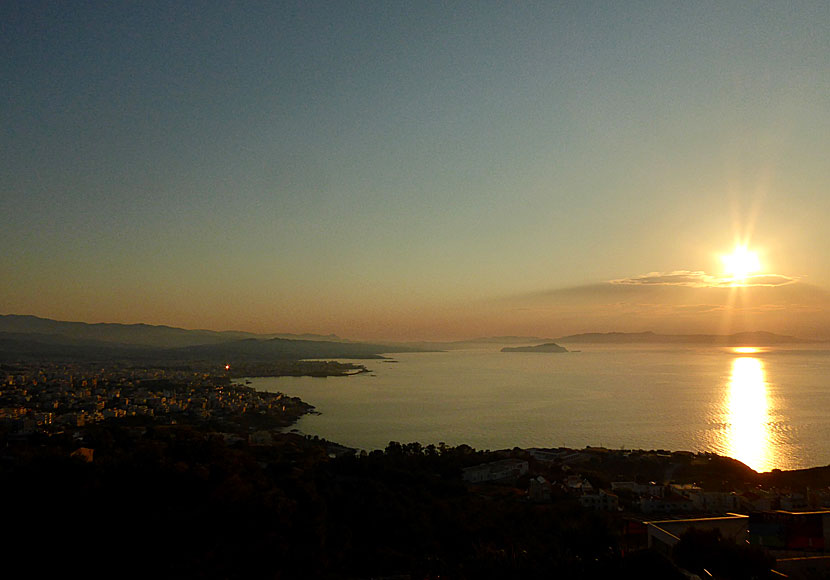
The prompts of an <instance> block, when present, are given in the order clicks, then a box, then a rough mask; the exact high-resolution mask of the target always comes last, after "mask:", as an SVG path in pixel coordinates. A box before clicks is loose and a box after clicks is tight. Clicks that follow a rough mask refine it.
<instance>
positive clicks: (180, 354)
mask: <svg viewBox="0 0 830 580" xmlns="http://www.w3.org/2000/svg"><path fill="white" fill-rule="evenodd" d="M284 336H285V337H288V338H283V337H284ZM299 337H311V338H299ZM413 350H418V349H414V348H411V347H406V346H401V345H381V344H368V343H360V342H351V341H344V340H342V339H339V338H338V337H336V336H335V335H325V336H324V335H295V334H287V335H273V334H272V335H258V334H252V333H247V332H237V331H226V332H215V331H210V330H186V329H183V328H174V327H170V326H152V325H148V324H113V323H101V324H87V323H84V322H64V321H58V320H50V319H48V318H39V317H37V316H22V315H13V314H11V315H0V360H1V361H17V360H83V361H91V360H116V359H117V360H129V361H145V360H153V361H197V360H200V361H201V360H204V361H215V360H222V361H225V360H227V361H230V360H233V361H246V362H254V361H270V360H275V359H305V358H352V359H356V358H381V356H380V355H381V353H393V352H407V351H413Z"/></svg>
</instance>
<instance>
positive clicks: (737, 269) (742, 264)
mask: <svg viewBox="0 0 830 580" xmlns="http://www.w3.org/2000/svg"><path fill="white" fill-rule="evenodd" d="M721 260H723V265H724V268H725V270H726V273H727V274H728V275H729V276H731V277H732V279H733V280H735V281H737V282H740V281H742V280H744V279H745V278H746V277H747V276H749V275H750V274H752V273H753V272H757V271H759V270H760V269H761V261H760V260H759V259H758V254H757V253H755V252H752V251H750V250H748V249H747V247H746V246H735V249H734V250H733V251H732V253H731V254H726V255H724V256H721Z"/></svg>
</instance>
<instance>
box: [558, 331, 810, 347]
mask: <svg viewBox="0 0 830 580" xmlns="http://www.w3.org/2000/svg"><path fill="white" fill-rule="evenodd" d="M554 341H555V342H564V343H571V344H709V345H720V346H772V345H776V344H816V343H818V342H819V341H815V340H807V339H804V338H796V337H794V336H786V335H782V334H774V333H772V332H763V331H759V332H739V333H736V334H657V333H654V332H604V333H600V332H589V333H585V334H572V335H569V336H562V337H560V338H556V339H554Z"/></svg>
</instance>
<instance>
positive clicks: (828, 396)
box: [248, 345, 830, 472]
mask: <svg viewBox="0 0 830 580" xmlns="http://www.w3.org/2000/svg"><path fill="white" fill-rule="evenodd" d="M822 346H823V345H822ZM571 348H573V349H579V350H578V351H577V352H573V351H572V352H568V353H556V354H554V353H517V352H513V353H504V352H500V347H491V348H488V349H471V350H452V351H446V352H428V353H401V354H390V355H387V356H388V357H389V358H388V359H386V360H366V361H343V362H359V363H361V364H365V365H366V366H367V367H368V368H369V369H370V372H367V373H360V374H355V375H351V376H345V377H327V378H314V377H263V378H251V379H248V380H249V381H251V386H253V387H255V388H256V389H258V390H265V391H279V392H283V393H285V394H287V395H291V396H296V397H300V398H301V399H302V400H303V401H305V402H307V403H310V404H312V405H314V406H315V407H316V410H317V411H318V412H319V415H306V416H304V417H303V418H301V419H300V420H299V421H298V423H296V424H295V425H294V426H293V427H292V428H294V429H297V430H298V431H300V432H302V433H304V434H308V435H316V436H319V437H322V438H325V439H327V440H329V441H335V442H337V443H340V444H343V445H346V446H349V447H354V448H358V449H365V450H373V449H383V448H385V447H386V445H387V444H388V443H389V442H390V441H398V442H400V443H408V442H414V441H418V442H420V443H421V444H423V445H428V444H430V443H432V444H435V445H438V444H439V443H440V442H444V443H445V444H447V445H453V446H455V445H459V444H467V445H470V446H472V447H474V448H476V449H482V450H483V449H491V450H496V449H505V448H513V447H522V448H530V447H542V448H552V447H570V448H583V447H586V446H589V445H590V446H598V447H606V448H612V449H646V450H648V449H655V450H656V449H664V450H671V451H681V450H683V451H695V452H704V451H709V452H714V453H717V454H720V455H726V456H729V457H733V458H735V459H738V460H740V461H742V462H743V463H745V464H746V465H748V466H750V467H751V468H753V469H755V470H756V471H759V472H760V471H770V470H772V469H782V470H789V469H801V468H807V467H816V466H821V465H827V464H830V347H828V348H827V349H824V348H815V347H812V346H811V347H810V348H806V347H790V346H788V347H765V348H754V347H742V348H726V347H709V346H702V347H698V346H693V347H692V346H690V347H685V346H674V345H672V346H670V347H644V346H617V345H613V346H611V345H601V346H600V345H584V346H578V347H577V346H572V345H571V346H569V349H571Z"/></svg>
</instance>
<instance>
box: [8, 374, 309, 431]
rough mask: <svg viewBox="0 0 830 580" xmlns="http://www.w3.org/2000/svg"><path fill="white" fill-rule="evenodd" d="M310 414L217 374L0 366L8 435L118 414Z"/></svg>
mask: <svg viewBox="0 0 830 580" xmlns="http://www.w3.org/2000/svg"><path fill="white" fill-rule="evenodd" d="M310 409H311V406H309V405H307V404H305V403H303V402H302V401H300V400H299V399H297V398H293V397H286V396H284V395H283V394H282V393H268V392H258V391H256V390H255V389H253V388H251V387H248V386H245V385H238V384H234V383H231V381H230V378H229V376H228V375H227V372H224V373H223V372H221V371H220V372H204V371H202V370H194V369H185V368H178V369H163V368H162V369H160V368H135V367H119V366H117V365H111V366H108V367H107V368H98V369H91V368H89V367H85V366H82V365H72V364H53V365H43V364H40V365H37V366H32V367H26V366H8V365H5V366H3V367H2V368H0V426H3V427H5V428H6V430H7V431H8V432H10V433H12V434H13V435H22V436H26V435H30V434H33V433H36V432H45V433H49V432H53V431H55V430H59V429H61V428H63V427H80V426H84V425H88V424H92V423H97V422H101V421H105V420H107V419H114V418H123V417H151V418H153V420H154V422H160V423H179V422H197V421H219V422H227V421H229V420H232V419H234V418H238V417H240V416H244V415H247V416H252V415H259V416H262V417H270V418H272V419H275V420H277V421H283V422H288V420H289V419H290V418H296V417H298V416H300V415H302V414H303V413H306V412H308V411H309V410H310Z"/></svg>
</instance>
